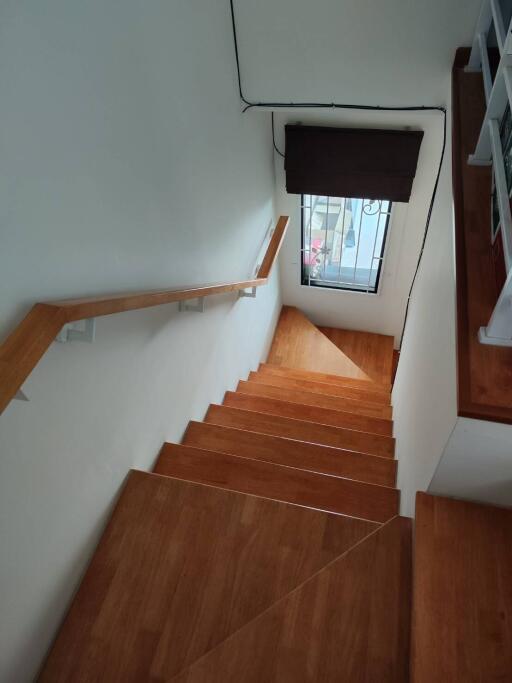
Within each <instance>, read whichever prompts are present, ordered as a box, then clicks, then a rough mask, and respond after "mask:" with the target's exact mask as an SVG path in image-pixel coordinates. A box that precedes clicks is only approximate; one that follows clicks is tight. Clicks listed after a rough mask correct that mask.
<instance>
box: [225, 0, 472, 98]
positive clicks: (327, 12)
mask: <svg viewBox="0 0 512 683" xmlns="http://www.w3.org/2000/svg"><path fill="white" fill-rule="evenodd" d="M234 3H235V13H236V18H237V25H238V39H239V49H240V60H241V70H242V78H243V82H244V89H245V94H246V97H248V99H254V100H284V101H288V100H303V101H304V100H315V101H316V100H322V101H331V100H336V101H343V102H348V103H356V102H357V103H361V104H380V105H385V104H388V105H390V104H391V105H416V104H420V105H423V104H444V103H445V102H446V97H447V87H448V84H449V74H450V69H451V65H452V62H453V56H454V53H455V49H456V48H457V47H460V46H465V45H470V44H471V39H472V35H473V31H474V28H475V23H476V18H477V15H478V11H479V8H480V3H481V0H372V1H370V0H315V1H312V0H257V2H255V1H254V0H234Z"/></svg>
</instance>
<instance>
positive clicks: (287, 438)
mask: <svg viewBox="0 0 512 683" xmlns="http://www.w3.org/2000/svg"><path fill="white" fill-rule="evenodd" d="M211 405H214V406H218V407H220V408H234V406H224V405H222V404H219V403H212V404H211ZM234 410H244V411H245V410H246V409H245V408H234ZM247 412H250V413H254V412H257V411H255V410H248V411H247ZM260 414H261V415H266V414H267V413H260ZM279 417H280V416H279ZM284 419H286V420H294V419H295V418H293V417H287V418H284ZM296 421H297V422H308V420H296ZM191 422H193V423H196V424H211V425H214V426H215V427H220V428H222V429H232V430H233V431H235V432H246V433H248V434H261V435H263V436H268V437H269V438H272V439H282V440H283V441H296V442H297V443H305V444H310V445H311V446H316V447H318V448H328V449H329V450H331V451H341V452H342V453H352V454H354V455H367V456H369V457H371V458H378V459H379V460H383V461H385V462H389V461H391V462H395V463H398V460H396V458H389V457H388V456H386V455H379V454H378V453H367V452H366V451H358V450H354V449H353V448H342V447H341V446H330V445H329V444H323V443H317V442H316V441H304V440H303V439H293V438H292V437H291V436H281V435H279V434H266V433H265V432H258V431H256V430H254V429H243V428H242V427H231V426H227V425H218V424H217V423H216V422H201V420H190V421H189V424H190V423H191ZM313 424H319V423H317V422H314V423H313ZM324 426H325V427H332V426H333V425H324ZM334 428H335V429H345V428H344V427H334ZM352 431H353V430H352ZM363 433H364V434H365V433H366V432H363ZM376 436H382V434H377V435H376ZM183 445H187V444H183ZM207 450H208V449H207ZM241 457H244V456H241ZM299 469H300V468H299Z"/></svg>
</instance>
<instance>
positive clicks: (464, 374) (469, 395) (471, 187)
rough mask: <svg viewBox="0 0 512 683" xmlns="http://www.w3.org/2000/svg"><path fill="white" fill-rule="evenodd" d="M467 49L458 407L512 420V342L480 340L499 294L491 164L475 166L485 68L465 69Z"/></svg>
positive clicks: (461, 124)
mask: <svg viewBox="0 0 512 683" xmlns="http://www.w3.org/2000/svg"><path fill="white" fill-rule="evenodd" d="M467 56H468V54H467V52H464V51H458V52H457V59H456V62H455V65H454V69H453V187H454V203H455V238H456V261H457V328H458V329H457V349H458V353H457V357H458V383H459V387H458V402H459V405H458V412H459V415H461V416H464V417H472V418H476V419H484V420H496V421H500V422H507V423H512V389H511V387H512V348H500V347H496V346H486V345H482V344H480V343H479V342H478V337H477V335H478V330H479V328H480V327H481V326H482V325H484V326H485V325H487V323H488V321H489V318H490V316H491V313H492V310H493V308H494V304H495V302H496V299H497V292H496V285H495V278H494V270H493V264H492V254H491V238H490V216H491V206H490V197H491V171H490V167H482V166H480V167H478V166H469V165H468V164H467V157H468V155H469V154H471V153H473V152H474V147H475V144H476V141H477V138H478V133H479V130H480V126H481V122H482V120H483V116H484V111H485V104H484V90H483V85H482V75H481V73H465V72H464V69H463V67H464V65H465V63H466V61H467Z"/></svg>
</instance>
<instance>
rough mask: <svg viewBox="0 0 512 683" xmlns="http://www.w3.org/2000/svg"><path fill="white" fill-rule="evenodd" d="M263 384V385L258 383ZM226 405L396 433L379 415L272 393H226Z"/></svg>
mask: <svg viewBox="0 0 512 683" xmlns="http://www.w3.org/2000/svg"><path fill="white" fill-rule="evenodd" d="M256 386H258V387H259V386H263V385H256ZM223 403H224V405H226V406H232V407H233V408H243V409H244V410H255V411H256V412H259V413H271V414H272V415H282V416H283V417H292V418H295V419H297V420H309V421H310V422H318V423H320V424H328V425H333V426H334V427H343V428H345V429H356V430H357V431H360V432H368V433H369V434H379V435H382V436H385V437H387V438H390V437H391V434H392V432H393V423H392V422H391V421H390V420H383V419H381V418H377V417H366V415H358V414H357V413H344V412H342V411H340V410H330V409H329V408H319V407H317V406H314V405H305V404H303V403H292V402H290V401H284V400H280V399H278V398H270V397H268V396H260V395H257V393H256V392H251V393H241V392H233V391H227V392H226V394H225V395H224V402H223Z"/></svg>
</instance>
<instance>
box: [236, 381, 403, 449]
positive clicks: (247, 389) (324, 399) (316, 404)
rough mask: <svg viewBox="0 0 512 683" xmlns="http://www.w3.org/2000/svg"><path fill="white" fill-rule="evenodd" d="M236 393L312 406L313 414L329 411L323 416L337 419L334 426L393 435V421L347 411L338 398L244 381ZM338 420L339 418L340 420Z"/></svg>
mask: <svg viewBox="0 0 512 683" xmlns="http://www.w3.org/2000/svg"><path fill="white" fill-rule="evenodd" d="M236 393H239V394H248V395H251V396H260V397H262V398H270V399H276V400H278V401H284V402H286V403H294V404H298V405H300V406H311V407H312V408H314V409H315V411H314V413H313V414H317V415H320V414H321V413H320V412H317V411H316V409H320V411H328V412H327V413H326V412H324V413H322V414H323V415H325V416H327V415H331V417H332V418H333V419H335V422H334V423H333V424H338V425H340V426H347V427H351V428H352V429H359V430H360V431H363V432H371V433H374V434H385V435H386V436H392V435H393V422H392V421H391V420H388V419H385V418H382V417H371V416H369V415H365V414H364V413H363V414H362V413H359V412H358V411H356V410H346V409H345V408H344V406H343V404H342V402H338V403H336V398H334V397H332V396H322V395H321V394H315V393H312V392H308V391H299V390H297V389H282V388H281V387H274V386H272V385H267V384H262V383H260V382H244V381H243V380H241V381H240V382H239V383H238V386H237V389H236ZM333 413H334V414H333ZM336 413H338V415H336ZM336 418H339V420H337V419H336ZM328 424H331V422H330V421H329V423H328Z"/></svg>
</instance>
